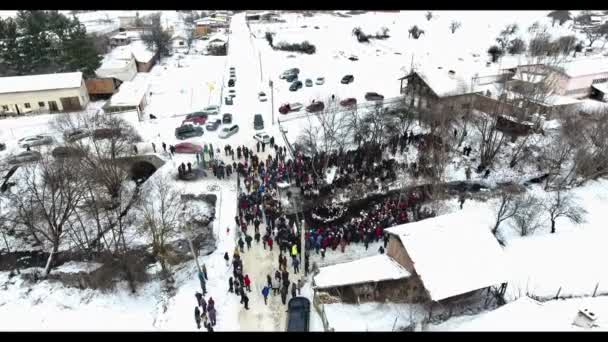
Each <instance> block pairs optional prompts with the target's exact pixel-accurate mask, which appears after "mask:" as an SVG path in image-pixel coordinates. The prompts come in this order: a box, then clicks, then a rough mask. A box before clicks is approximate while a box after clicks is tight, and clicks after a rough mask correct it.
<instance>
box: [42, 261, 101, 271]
mask: <svg viewBox="0 0 608 342" xmlns="http://www.w3.org/2000/svg"><path fill="white" fill-rule="evenodd" d="M101 266H103V265H102V264H100V263H97V262H80V261H69V262H66V263H65V264H63V265H61V266H59V267H57V268H55V269H54V270H53V272H58V273H80V272H84V273H91V272H94V271H96V270H97V269H99V268H100V267H101Z"/></svg>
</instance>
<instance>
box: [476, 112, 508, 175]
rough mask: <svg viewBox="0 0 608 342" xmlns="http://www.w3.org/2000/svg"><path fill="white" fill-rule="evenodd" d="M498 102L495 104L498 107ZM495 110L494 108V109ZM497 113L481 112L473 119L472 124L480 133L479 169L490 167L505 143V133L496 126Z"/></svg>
mask: <svg viewBox="0 0 608 342" xmlns="http://www.w3.org/2000/svg"><path fill="white" fill-rule="evenodd" d="M499 105H500V103H497V104H496V107H498V106H499ZM495 110H496V109H495ZM497 122H498V115H497V114H486V113H481V114H480V115H478V116H477V117H476V118H475V119H474V120H473V124H474V125H475V127H476V128H477V130H478V131H479V133H480V134H481V139H480V142H479V155H480V159H481V160H480V165H479V169H485V168H487V167H490V166H491V165H492V164H493V163H494V159H495V158H496V155H498V152H499V151H500V150H501V148H502V147H503V146H504V144H505V141H506V139H505V135H504V134H503V133H502V132H500V131H499V130H498V128H497Z"/></svg>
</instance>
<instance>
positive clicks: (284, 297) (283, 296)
mask: <svg viewBox="0 0 608 342" xmlns="http://www.w3.org/2000/svg"><path fill="white" fill-rule="evenodd" d="M281 302H283V305H285V304H287V288H286V287H285V286H283V287H282V288H281Z"/></svg>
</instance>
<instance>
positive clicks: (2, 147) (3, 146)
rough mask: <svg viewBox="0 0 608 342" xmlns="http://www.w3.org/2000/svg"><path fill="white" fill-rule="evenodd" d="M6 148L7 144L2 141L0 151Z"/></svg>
mask: <svg viewBox="0 0 608 342" xmlns="http://www.w3.org/2000/svg"><path fill="white" fill-rule="evenodd" d="M4 150H6V144H3V143H0V151H4Z"/></svg>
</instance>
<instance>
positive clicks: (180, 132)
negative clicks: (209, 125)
mask: <svg viewBox="0 0 608 342" xmlns="http://www.w3.org/2000/svg"><path fill="white" fill-rule="evenodd" d="M201 135H203V128H202V127H201V126H193V125H182V126H180V127H177V128H176V129H175V137H176V138H177V139H180V140H183V139H188V138H192V137H200V136H201Z"/></svg>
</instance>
